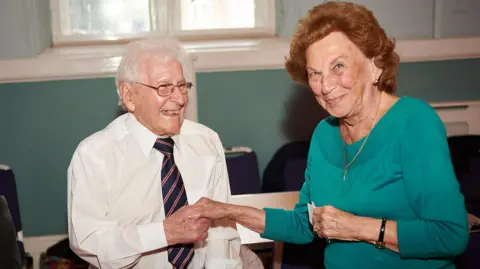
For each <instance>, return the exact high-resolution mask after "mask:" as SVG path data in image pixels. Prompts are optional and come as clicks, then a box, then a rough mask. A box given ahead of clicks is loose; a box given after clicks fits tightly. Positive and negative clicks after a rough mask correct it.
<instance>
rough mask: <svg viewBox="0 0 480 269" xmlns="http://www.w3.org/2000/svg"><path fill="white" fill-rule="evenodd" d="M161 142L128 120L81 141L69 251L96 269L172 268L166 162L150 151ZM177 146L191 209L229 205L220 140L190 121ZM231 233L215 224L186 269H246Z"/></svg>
mask: <svg viewBox="0 0 480 269" xmlns="http://www.w3.org/2000/svg"><path fill="white" fill-rule="evenodd" d="M156 138H157V137H156V135H155V134H154V133H152V132H151V131H149V130H148V129H147V128H145V127H144V126H143V125H141V124H140V123H139V122H138V121H137V120H136V118H135V117H134V116H133V115H132V114H130V113H127V114H124V115H122V116H120V117H118V118H117V119H115V120H114V121H113V122H112V123H110V124H109V125H108V126H107V127H106V128H105V129H103V130H101V131H99V132H97V133H95V134H93V135H91V136H90V137H88V138H86V139H85V140H84V141H82V142H81V143H80V144H79V146H78V148H77V149H76V151H75V153H74V155H73V158H72V161H71V163H70V166H69V168H68V227H69V230H68V234H69V238H70V245H71V247H72V249H73V250H74V251H75V253H77V255H79V256H80V257H82V258H83V259H85V260H86V261H88V262H89V263H90V264H91V265H92V266H94V267H97V268H136V269H143V268H145V269H150V268H155V269H156V268H161V269H171V268H172V265H171V264H170V263H169V262H168V256H167V249H166V247H167V241H166V239H165V233H164V229H163V222H162V221H163V220H164V219H165V212H164V208H163V203H162V200H163V197H162V196H163V195H162V186H161V179H160V176H161V164H162V160H163V155H162V154H161V153H160V152H158V151H157V150H156V149H154V148H153V145H154V143H155V140H156ZM172 138H173V140H174V141H175V146H174V157H175V163H176V164H177V166H178V168H179V170H180V173H181V175H182V178H183V181H184V185H185V189H186V192H187V199H188V202H189V204H194V203H195V202H196V201H197V200H198V199H200V198H201V197H203V196H205V197H208V198H211V199H213V200H217V201H221V202H227V203H228V202H230V184H229V179H228V173H227V167H226V163H225V155H224V151H223V146H222V143H221V141H220V139H219V137H218V135H217V133H215V132H214V131H213V130H211V129H209V128H208V127H206V126H204V125H201V124H199V123H195V122H192V121H188V120H185V121H184V123H183V125H182V128H181V131H180V134H179V135H177V136H174V137H172ZM214 226H215V227H214ZM230 227H235V225H234V224H233V225H231V226H230ZM230 227H227V226H222V225H219V224H218V223H217V224H216V225H215V224H214V223H212V227H211V228H210V229H209V232H208V237H207V239H206V240H205V241H203V242H199V243H195V255H194V257H193V259H192V261H191V262H190V264H189V266H188V269H201V268H206V269H230V268H235V269H237V268H238V269H239V268H242V265H241V261H240V257H239V253H240V246H241V243H240V237H239V235H238V233H237V231H236V229H235V228H230ZM92 266H91V267H92Z"/></svg>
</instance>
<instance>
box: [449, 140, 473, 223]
mask: <svg viewBox="0 0 480 269" xmlns="http://www.w3.org/2000/svg"><path fill="white" fill-rule="evenodd" d="M448 144H449V148H450V155H451V159H452V164H453V168H454V170H455V174H456V176H457V179H458V182H459V184H460V190H461V192H462V194H463V195H464V197H465V202H466V204H467V209H468V211H469V212H470V213H472V214H474V215H476V216H480V135H462V136H452V137H449V138H448Z"/></svg>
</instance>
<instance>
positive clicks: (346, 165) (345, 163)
mask: <svg viewBox="0 0 480 269" xmlns="http://www.w3.org/2000/svg"><path fill="white" fill-rule="evenodd" d="M382 94H383V92H380V100H378V105H377V112H376V113H375V118H374V119H373V124H372V128H370V132H368V135H367V137H365V139H364V140H363V143H362V145H361V146H360V148H359V149H358V151H357V153H356V154H355V156H354V157H353V159H352V160H351V161H350V162H349V163H348V164H347V147H346V143H344V146H343V165H344V166H343V180H346V179H347V170H348V168H350V166H352V164H353V162H355V160H356V159H357V157H358V155H360V152H362V150H363V146H365V143H367V140H368V137H370V134H371V133H372V130H373V127H375V124H377V118H378V111H379V110H380V103H381V101H382Z"/></svg>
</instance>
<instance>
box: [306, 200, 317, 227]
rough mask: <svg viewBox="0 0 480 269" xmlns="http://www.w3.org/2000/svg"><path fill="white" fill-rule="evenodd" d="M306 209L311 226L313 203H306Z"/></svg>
mask: <svg viewBox="0 0 480 269" xmlns="http://www.w3.org/2000/svg"><path fill="white" fill-rule="evenodd" d="M307 208H308V219H309V220H310V224H312V225H313V209H314V208H315V203H313V202H312V203H311V204H310V203H307Z"/></svg>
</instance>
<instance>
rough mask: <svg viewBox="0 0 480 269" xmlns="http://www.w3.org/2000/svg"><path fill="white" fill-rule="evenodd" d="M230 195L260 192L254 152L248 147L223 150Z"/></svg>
mask: <svg viewBox="0 0 480 269" xmlns="http://www.w3.org/2000/svg"><path fill="white" fill-rule="evenodd" d="M225 154H226V161H227V169H228V177H229V179H230V191H231V193H232V195H238V194H252V193H260V186H261V182H260V173H259V170H258V160H257V155H256V154H255V152H254V151H253V150H251V149H249V148H240V150H229V149H227V150H226V151H225Z"/></svg>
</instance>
